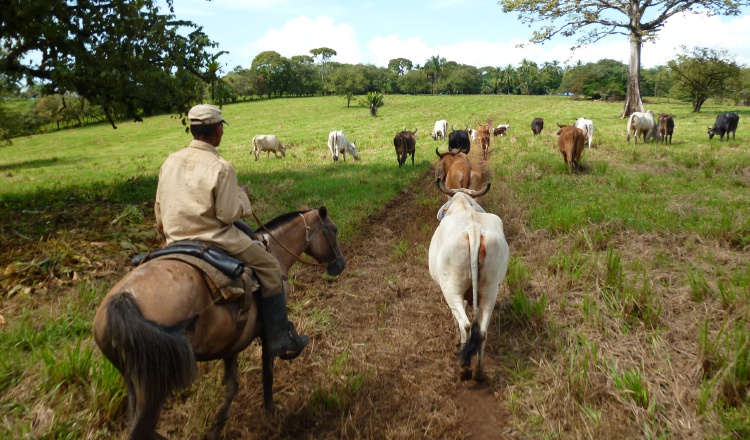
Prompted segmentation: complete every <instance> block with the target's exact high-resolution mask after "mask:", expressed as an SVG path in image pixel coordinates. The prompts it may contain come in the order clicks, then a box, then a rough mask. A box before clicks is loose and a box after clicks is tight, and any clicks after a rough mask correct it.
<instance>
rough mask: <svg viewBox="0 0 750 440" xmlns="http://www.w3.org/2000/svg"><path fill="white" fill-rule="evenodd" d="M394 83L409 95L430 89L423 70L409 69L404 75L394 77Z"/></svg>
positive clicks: (426, 91)
mask: <svg viewBox="0 0 750 440" xmlns="http://www.w3.org/2000/svg"><path fill="white" fill-rule="evenodd" d="M396 84H398V88H399V89H401V91H402V92H404V93H408V94H410V95H416V94H418V93H428V92H429V91H430V82H429V81H428V80H427V77H426V76H425V75H424V73H423V72H421V71H419V70H410V71H409V72H407V73H406V74H405V75H402V76H399V77H398V78H397V79H396Z"/></svg>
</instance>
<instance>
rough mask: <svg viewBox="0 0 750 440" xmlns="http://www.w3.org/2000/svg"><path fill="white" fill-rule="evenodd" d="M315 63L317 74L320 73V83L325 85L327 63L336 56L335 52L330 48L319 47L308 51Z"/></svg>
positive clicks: (327, 70) (327, 69)
mask: <svg viewBox="0 0 750 440" xmlns="http://www.w3.org/2000/svg"><path fill="white" fill-rule="evenodd" d="M310 53H311V54H312V56H313V58H314V59H315V62H316V63H317V64H318V72H319V73H320V82H321V83H322V84H325V83H326V79H325V76H326V75H327V74H328V73H329V70H330V69H329V66H328V61H329V60H330V59H331V58H333V57H335V56H336V55H338V53H336V51H335V50H333V49H331V48H330V47H319V48H317V49H310Z"/></svg>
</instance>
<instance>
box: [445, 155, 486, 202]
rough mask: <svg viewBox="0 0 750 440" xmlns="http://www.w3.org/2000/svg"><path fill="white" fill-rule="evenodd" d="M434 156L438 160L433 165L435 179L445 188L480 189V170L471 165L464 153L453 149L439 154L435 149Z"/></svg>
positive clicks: (475, 165) (473, 164) (476, 165)
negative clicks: (438, 159) (435, 155)
mask: <svg viewBox="0 0 750 440" xmlns="http://www.w3.org/2000/svg"><path fill="white" fill-rule="evenodd" d="M435 154H437V156H438V157H439V158H440V161H439V162H438V164H437V165H435V178H436V179H438V180H440V181H441V182H443V183H444V184H445V187H446V188H448V189H457V188H466V189H471V190H477V191H478V190H480V189H482V187H483V185H484V183H483V182H482V179H483V178H482V168H480V167H479V165H478V164H476V163H472V162H471V161H470V160H469V157H468V156H467V155H466V153H463V152H461V151H460V150H458V149H453V150H449V151H447V152H445V153H442V154H441V153H440V152H439V151H438V149H437V148H435Z"/></svg>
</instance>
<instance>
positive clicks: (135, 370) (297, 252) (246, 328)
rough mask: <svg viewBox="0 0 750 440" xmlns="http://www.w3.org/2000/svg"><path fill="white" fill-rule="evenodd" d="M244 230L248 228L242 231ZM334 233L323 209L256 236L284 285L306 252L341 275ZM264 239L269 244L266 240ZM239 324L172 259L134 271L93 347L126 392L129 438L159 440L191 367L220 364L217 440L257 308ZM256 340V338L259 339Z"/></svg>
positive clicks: (266, 399) (194, 272) (112, 297)
mask: <svg viewBox="0 0 750 440" xmlns="http://www.w3.org/2000/svg"><path fill="white" fill-rule="evenodd" d="M248 229H249V228H248ZM337 235H338V228H337V227H336V225H335V224H334V223H333V220H332V219H331V217H330V215H329V214H328V211H327V210H326V208H325V207H321V208H318V209H310V208H308V207H306V206H300V211H295V212H290V213H287V214H283V215H281V216H279V217H277V218H275V219H273V220H272V221H270V222H268V223H267V224H266V225H265V227H264V228H262V229H258V230H257V231H256V236H257V237H258V239H259V240H261V241H265V242H266V243H268V250H269V252H270V253H271V254H272V255H273V256H274V257H276V259H277V260H278V261H279V264H280V266H281V270H282V273H283V275H284V277H285V279H286V275H287V274H288V272H289V269H290V268H291V267H292V265H293V264H294V263H295V262H296V261H301V262H306V260H302V259H301V258H300V256H301V255H302V254H303V253H305V254H307V255H309V256H310V257H312V258H314V259H315V260H316V261H317V263H313V262H310V264H317V265H320V266H324V265H325V266H326V272H327V273H328V274H329V275H332V276H335V275H338V274H340V273H341V272H342V271H343V270H344V268H345V266H346V260H345V258H344V257H343V256H342V254H341V250H340V249H339V245H338V239H337ZM269 238H270V239H269ZM250 302H251V304H250V306H249V309H248V310H247V312H246V315H245V316H246V319H243V320H244V325H241V324H242V322H243V320H239V321H238V313H239V312H240V302H239V301H233V302H226V303H216V302H215V301H214V300H212V297H211V293H210V291H209V288H208V286H207V284H206V282H205V281H204V279H203V277H202V275H201V273H200V272H199V271H198V269H196V268H194V267H193V266H191V265H189V264H187V263H185V262H183V261H179V260H169V259H155V260H151V261H148V262H146V263H144V264H141V265H140V266H138V267H136V268H134V269H133V270H132V271H130V272H129V273H128V274H126V275H125V277H124V278H122V279H121V280H120V281H119V282H118V283H117V284H116V285H115V286H114V287H112V289H111V290H110V291H109V293H107V295H106V296H105V297H104V299H103V300H102V303H101V304H100V305H99V308H98V309H97V311H96V315H95V316H94V323H93V333H94V340H95V341H96V344H97V345H98V346H99V349H100V350H101V352H102V353H103V354H104V356H105V357H106V358H107V359H108V360H109V361H110V362H111V363H112V364H113V365H114V366H115V367H116V368H117V369H118V370H119V371H120V374H121V375H122V376H123V379H124V380H125V383H126V385H127V391H128V397H127V401H128V412H129V414H130V417H131V421H130V436H129V437H128V438H129V439H152V438H157V439H158V438H164V437H162V436H161V435H160V434H158V433H157V432H156V427H157V424H158V422H159V416H160V414H161V410H162V406H163V404H164V402H165V401H166V399H167V398H168V397H169V396H170V395H172V394H173V393H175V392H176V391H179V390H181V389H184V388H186V387H188V386H189V385H190V384H191V383H192V381H193V379H194V378H195V376H196V371H197V364H196V362H203V361H211V360H217V359H221V360H222V361H223V362H224V369H225V371H224V373H225V374H224V384H225V387H226V394H225V398H224V402H223V404H222V406H221V408H220V409H219V412H218V413H217V415H216V419H215V421H214V424H213V426H212V428H211V430H210V432H209V433H208V435H207V436H206V437H207V438H218V437H219V435H220V434H221V431H222V430H223V428H224V425H225V423H226V421H227V417H228V414H229V407H230V405H231V403H232V400H234V397H235V394H236V393H237V389H238V378H237V369H238V366H237V355H238V353H239V352H241V351H242V350H244V349H245V348H247V346H248V345H250V343H251V342H252V341H253V340H254V339H255V338H257V337H259V336H260V335H261V322H260V320H259V319H258V305H257V302H256V301H250ZM261 339H262V338H261ZM268 353H269V350H268V349H267V347H265V344H264V345H263V349H262V382H263V403H264V407H265V409H266V410H267V411H271V410H272V409H273V358H272V357H271V356H270V355H269V354H268Z"/></svg>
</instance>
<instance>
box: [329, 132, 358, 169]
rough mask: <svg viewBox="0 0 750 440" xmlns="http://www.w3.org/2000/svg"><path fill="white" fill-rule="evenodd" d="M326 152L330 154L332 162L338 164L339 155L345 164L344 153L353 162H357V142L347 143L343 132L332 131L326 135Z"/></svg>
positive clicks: (347, 140)
mask: <svg viewBox="0 0 750 440" xmlns="http://www.w3.org/2000/svg"><path fill="white" fill-rule="evenodd" d="M328 150H329V151H330V152H331V157H333V161H334V162H338V160H339V154H340V155H342V156H343V157H344V162H346V153H349V154H351V155H352V156H353V157H354V160H359V156H358V155H357V141H354V142H349V139H347V138H346V136H344V132H343V131H332V132H330V133H329V134H328Z"/></svg>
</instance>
